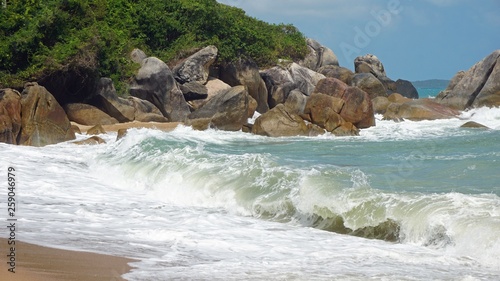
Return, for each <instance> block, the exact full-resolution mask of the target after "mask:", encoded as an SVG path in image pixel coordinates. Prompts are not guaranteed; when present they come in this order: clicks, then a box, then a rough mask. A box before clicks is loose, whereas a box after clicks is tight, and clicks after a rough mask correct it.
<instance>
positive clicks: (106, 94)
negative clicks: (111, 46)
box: [0, 39, 500, 146]
mask: <svg viewBox="0 0 500 281" xmlns="http://www.w3.org/2000/svg"><path fill="white" fill-rule="evenodd" d="M307 44H308V48H309V53H308V54H307V56H306V57H305V58H304V59H303V60H302V61H299V62H292V61H281V62H280V63H279V64H278V65H276V66H274V67H271V68H267V69H259V67H258V66H257V65H256V64H255V63H254V62H253V61H252V60H251V59H246V58H240V59H238V60H236V61H234V62H231V63H225V64H221V65H218V66H217V67H214V66H213V63H214V62H215V60H216V58H217V55H218V50H217V48H216V47H215V46H208V47H206V48H203V49H201V50H199V51H197V52H196V53H194V54H193V55H191V56H189V57H188V58H186V59H184V60H182V61H180V62H179V63H178V64H177V65H176V66H175V67H173V69H172V70H171V69H170V68H169V66H168V65H167V64H166V63H165V62H163V61H161V60H160V59H158V58H156V57H147V56H146V54H145V53H144V52H142V51H140V50H138V49H136V50H134V51H133V52H132V53H131V59H132V60H133V61H134V62H136V63H139V64H140V69H139V70H138V72H137V74H136V75H135V76H134V77H133V79H132V81H131V82H130V84H129V88H128V94H129V95H128V97H127V98H122V97H119V96H118V95H117V92H116V89H115V87H114V85H113V82H112V81H111V79H109V78H100V79H98V80H97V81H96V82H95V83H88V85H95V87H94V86H92V87H91V88H89V89H86V90H85V92H86V93H87V92H88V94H87V96H85V97H84V98H82V99H80V100H77V101H75V100H74V98H72V99H67V100H65V101H66V102H63V104H62V105H63V106H61V105H60V104H59V103H58V101H57V100H56V99H55V98H54V96H52V95H51V94H50V93H49V92H48V91H47V89H45V88H44V87H42V86H40V85H38V84H37V83H28V84H27V85H26V87H25V88H24V90H23V91H22V93H19V92H18V91H16V90H12V89H3V90H0V142H5V143H11V144H23V145H36V146H42V145H47V144H51V143H57V142H61V141H66V140H70V139H74V138H75V134H74V132H73V130H72V129H71V124H70V121H74V122H77V123H79V124H82V125H90V126H93V125H107V124H116V123H126V122H131V121H141V122H182V123H184V124H187V125H190V126H193V128H195V129H200V130H203V129H207V128H217V129H220V130H229V131H239V130H243V131H244V132H252V133H254V134H259V135H265V136H273V137H277V136H312V135H318V134H324V133H327V132H328V133H332V134H334V135H338V136H345V135H357V134H358V133H359V129H364V128H368V127H371V126H375V118H374V114H375V113H380V114H384V118H385V119H390V120H395V121H401V120H404V119H410V120H424V119H438V118H451V117H454V116H457V115H458V114H459V112H458V111H457V109H459V110H463V109H466V108H468V107H470V106H484V105H487V106H499V105H500V98H499V97H500V90H499V89H500V82H499V81H500V70H499V69H500V67H499V65H500V64H498V61H499V60H500V50H499V51H495V52H494V53H493V54H491V55H490V56H488V57H487V58H485V59H484V60H483V61H481V62H479V63H478V64H476V65H475V66H474V67H472V68H471V69H470V70H469V71H467V72H459V73H458V74H457V75H456V76H455V78H454V79H453V80H452V81H451V83H450V85H449V86H448V89H446V90H445V91H444V92H443V93H441V94H440V95H439V96H438V98H437V99H436V100H431V99H421V100H416V98H418V93H417V91H416V89H415V87H413V85H412V84H411V83H410V82H408V81H405V80H397V81H393V80H391V79H390V78H388V77H387V75H386V72H385V69H384V66H383V64H382V62H380V60H379V59H378V58H377V57H376V56H374V55H370V54H368V55H365V56H360V57H357V58H356V59H355V61H354V68H355V72H352V71H350V70H349V69H347V68H344V67H341V66H339V64H338V60H337V57H336V56H335V54H334V53H333V51H332V50H330V49H328V48H326V47H325V46H322V45H321V44H319V43H318V42H316V41H314V40H312V39H308V40H307ZM57 96H61V93H59V94H58V95H57ZM450 107H451V108H450ZM256 111H257V112H259V113H260V116H259V117H258V118H257V119H256V120H255V123H254V124H248V120H249V118H250V117H252V116H253V115H254V113H255V112H256ZM92 142H95V140H93V141H92Z"/></svg>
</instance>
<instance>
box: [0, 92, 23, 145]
mask: <svg viewBox="0 0 500 281" xmlns="http://www.w3.org/2000/svg"><path fill="white" fill-rule="evenodd" d="M20 131H21V94H20V93H19V92H18V91H16V90H12V89H2V90H0V142H3V143H8V144H17V137H18V135H19V132H20Z"/></svg>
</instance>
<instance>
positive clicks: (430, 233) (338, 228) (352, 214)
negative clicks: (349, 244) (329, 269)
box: [91, 128, 500, 265]
mask: <svg viewBox="0 0 500 281" xmlns="http://www.w3.org/2000/svg"><path fill="white" fill-rule="evenodd" d="M194 135H195V134H194V133H192V132H191V131H190V129H188V128H180V129H178V130H176V131H174V132H173V133H163V132H157V131H152V130H136V131H133V133H129V134H127V136H126V137H125V138H124V139H122V140H120V141H118V142H116V143H112V144H108V145H107V149H106V150H105V151H102V152H101V153H100V154H99V155H98V157H96V158H95V159H94V160H93V161H94V162H93V163H91V168H92V169H96V170H99V169H103V168H104V167H106V169H107V171H108V172H107V173H106V175H105V178H103V179H102V180H103V181H106V182H107V184H110V185H114V186H117V187H119V188H124V189H130V188H132V189H135V190H140V191H141V192H143V193H144V194H145V195H146V196H150V197H152V198H155V199H157V200H161V201H162V202H164V203H166V204H171V205H174V206H175V205H177V206H183V207H196V208H210V209H214V210H219V211H222V212H229V213H232V214H236V215H241V216H253V217H256V218H260V219H265V220H273V221H279V222H283V223H291V224H295V225H301V226H305V227H315V228H319V229H323V230H327V231H333V232H337V233H341V234H350V235H355V236H361V237H365V238H372V239H382V240H386V241H392V242H399V243H409V244H418V245H422V246H426V247H431V248H439V249H443V250H446V251H449V252H455V253H458V254H462V255H470V256H473V257H475V258H477V259H481V261H482V262H484V263H485V264H493V265H497V262H495V261H494V260H495V259H494V257H495V255H496V253H498V251H500V239H499V237H500V198H499V197H498V196H497V195H495V194H477V195H470V194H461V193H443V194H425V193H418V192H388V191H383V190H380V189H376V188H373V187H372V186H371V182H370V176H368V175H366V174H365V173H364V172H363V171H361V170H360V169H359V168H357V167H349V166H336V165H331V164H324V165H316V166H315V167H314V168H311V167H309V166H307V165H305V166H304V167H300V165H288V164H287V163H286V162H282V159H279V158H278V157H276V156H275V155H274V154H272V153H269V152H266V150H264V149H263V148H262V147H261V146H262V142H268V141H269V142H270V143H271V145H270V146H267V149H268V150H269V149H271V150H272V149H279V148H280V147H283V146H287V145H290V144H289V143H288V141H286V140H283V139H281V140H275V139H272V140H268V138H263V137H253V136H252V137H249V138H247V136H246V135H244V134H241V133H240V134H238V133H225V132H204V133H203V134H198V132H196V135H198V137H194ZM238 139H241V140H238ZM241 142H244V143H246V145H247V146H249V147H252V145H253V146H255V147H254V148H255V151H256V152H251V149H250V150H246V152H244V153H241V151H240V149H241V145H242V144H241ZM269 147H272V148H269ZM478 233H480V234H478ZM474 237H476V238H478V237H479V238H480V239H472V238H474ZM471 239H472V240H471Z"/></svg>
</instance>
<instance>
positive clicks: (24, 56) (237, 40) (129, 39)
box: [0, 0, 307, 91]
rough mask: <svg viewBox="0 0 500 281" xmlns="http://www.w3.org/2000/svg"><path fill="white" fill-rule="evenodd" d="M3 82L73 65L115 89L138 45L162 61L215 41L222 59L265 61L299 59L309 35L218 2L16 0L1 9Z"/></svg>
mask: <svg viewBox="0 0 500 281" xmlns="http://www.w3.org/2000/svg"><path fill="white" fill-rule="evenodd" d="M0 42H1V44H0V87H6V86H10V87H21V86H22V84H23V83H24V82H25V81H30V80H31V81H33V80H34V81H38V80H40V79H41V78H42V77H45V76H47V75H49V74H50V73H55V72H57V71H59V70H61V69H64V68H68V67H76V68H79V69H89V71H90V70H92V71H95V72H96V73H97V74H98V76H106V77H111V78H112V79H113V80H114V82H115V85H117V89H118V90H120V89H121V90H122V91H124V86H123V85H125V84H124V83H125V82H126V81H127V79H129V77H131V75H132V74H133V73H134V71H135V70H136V69H137V67H138V66H137V65H134V64H133V63H132V62H131V61H130V60H129V59H128V54H129V53H130V51H131V50H132V49H133V48H141V49H143V50H144V51H145V52H146V53H147V54H149V55H152V56H157V57H159V58H161V59H163V60H164V61H167V62H168V61H169V60H171V59H176V58H177V59H178V58H179V56H180V55H182V54H183V53H186V50H193V49H196V48H201V47H204V46H206V45H215V46H217V47H218V49H219V58H218V62H219V63H222V62H228V61H231V60H234V59H236V58H238V57H240V56H246V57H251V58H253V59H254V60H255V61H256V62H257V64H259V65H261V66H267V65H272V64H274V63H275V62H276V61H277V59H279V58H285V59H293V60H296V59H300V58H303V56H304V55H305V53H306V51H307V47H306V43H305V38H304V36H303V35H302V34H301V33H300V32H299V31H298V30H297V29H296V28H295V27H293V26H291V25H284V24H280V25H274V24H268V23H265V22H263V21H260V20H258V19H255V18H252V17H249V16H247V15H245V12H244V11H243V10H241V9H238V8H234V7H230V6H227V5H223V4H219V3H217V1H216V0H168V1H159V0H142V1H133V0H108V1H107V0H78V1H77V0H17V1H8V2H7V6H6V7H3V8H2V7H0Z"/></svg>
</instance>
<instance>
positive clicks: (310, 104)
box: [303, 93, 345, 132]
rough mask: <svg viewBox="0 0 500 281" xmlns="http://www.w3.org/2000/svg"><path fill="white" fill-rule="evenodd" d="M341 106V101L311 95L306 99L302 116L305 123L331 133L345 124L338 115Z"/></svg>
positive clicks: (324, 96) (319, 95) (321, 95)
mask: <svg viewBox="0 0 500 281" xmlns="http://www.w3.org/2000/svg"><path fill="white" fill-rule="evenodd" d="M343 106H344V100H343V99H340V98H335V97H332V96H329V95H325V94H321V93H313V94H312V95H311V96H310V97H309V98H308V99H307V103H306V106H305V109H304V115H303V116H304V118H305V119H306V120H307V121H309V122H312V123H313V124H316V125H318V126H320V127H321V128H324V129H326V130H327V131H328V132H332V131H333V130H335V129H336V128H337V127H339V126H341V125H342V123H344V122H345V121H344V119H343V118H342V117H341V116H340V114H339V112H340V111H341V110H342V107H343Z"/></svg>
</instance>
